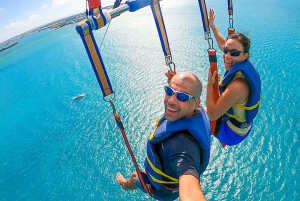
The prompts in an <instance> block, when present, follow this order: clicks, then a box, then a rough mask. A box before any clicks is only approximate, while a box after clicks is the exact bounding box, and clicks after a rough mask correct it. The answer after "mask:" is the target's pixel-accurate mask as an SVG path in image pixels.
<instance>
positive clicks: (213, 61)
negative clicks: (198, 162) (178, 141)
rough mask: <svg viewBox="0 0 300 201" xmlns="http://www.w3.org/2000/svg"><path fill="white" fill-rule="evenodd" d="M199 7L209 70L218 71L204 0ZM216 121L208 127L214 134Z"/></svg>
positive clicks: (215, 95)
mask: <svg viewBox="0 0 300 201" xmlns="http://www.w3.org/2000/svg"><path fill="white" fill-rule="evenodd" d="M198 3H199V7H200V13H201V16H202V24H203V30H204V33H205V39H206V40H207V42H208V45H209V48H208V50H207V52H208V59H209V64H210V67H209V70H210V72H211V73H213V72H214V71H216V72H218V67H217V53H216V50H215V49H214V47H213V40H212V38H211V33H210V28H209V22H208V16H207V9H206V4H205V0H198ZM218 77H219V76H218V73H217V75H216V82H215V83H214V85H213V101H214V102H215V103H216V102H217V101H218V98H219V87H218V81H217V80H219V78H218ZM216 123H217V122H216V121H211V122H210V127H211V134H212V135H213V134H214V131H215V129H216Z"/></svg>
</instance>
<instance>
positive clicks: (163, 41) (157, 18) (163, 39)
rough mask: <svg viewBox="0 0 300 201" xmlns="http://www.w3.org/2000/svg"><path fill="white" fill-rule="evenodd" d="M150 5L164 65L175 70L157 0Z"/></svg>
mask: <svg viewBox="0 0 300 201" xmlns="http://www.w3.org/2000/svg"><path fill="white" fill-rule="evenodd" d="M150 6H151V10H152V14H153V17H154V21H155V24H156V28H157V32H158V35H159V39H160V43H161V47H162V50H163V52H164V55H165V60H166V65H167V66H169V67H170V69H171V70H172V71H174V72H175V65H174V63H173V62H172V55H171V50H170V46H169V41H168V36H167V31H166V28H165V24H164V19H163V16H162V12H161V8H160V4H159V0H152V3H151V4H150ZM172 67H174V69H172Z"/></svg>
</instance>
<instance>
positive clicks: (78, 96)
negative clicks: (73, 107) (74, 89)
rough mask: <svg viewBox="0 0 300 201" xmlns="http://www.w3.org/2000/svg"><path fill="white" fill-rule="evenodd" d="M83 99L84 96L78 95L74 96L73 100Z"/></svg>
mask: <svg viewBox="0 0 300 201" xmlns="http://www.w3.org/2000/svg"><path fill="white" fill-rule="evenodd" d="M84 97H85V94H78V95H77V96H74V97H73V99H74V100H77V99H81V98H84Z"/></svg>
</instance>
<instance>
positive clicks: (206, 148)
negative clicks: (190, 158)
mask: <svg viewBox="0 0 300 201" xmlns="http://www.w3.org/2000/svg"><path fill="white" fill-rule="evenodd" d="M184 130H188V131H189V133H190V134H191V135H192V136H193V137H194V138H195V140H196V141H197V142H198V145H199V148H200V156H201V158H200V170H199V171H200V172H199V175H200V174H202V173H203V172H204V170H205V169H206V167H207V165H208V162H209V156H210V125H209V119H208V116H207V114H206V112H205V111H204V109H203V108H197V110H195V115H194V117H191V118H181V119H179V120H176V121H174V122H171V121H168V120H166V119H165V118H164V117H162V118H161V119H158V121H157V122H156V129H155V130H154V132H153V133H152V134H151V135H150V137H149V140H148V143H147V157H146V160H145V170H146V173H147V177H148V179H149V180H150V182H151V184H152V185H153V186H154V187H155V188H156V189H157V190H159V189H160V188H162V187H164V188H165V189H167V190H170V191H172V190H174V189H178V184H179V182H178V178H174V177H171V176H169V175H167V174H165V173H164V172H162V165H161V162H160V159H159V158H158V156H157V153H156V152H155V147H154V145H155V144H157V143H159V142H162V141H163V140H165V139H166V138H168V137H170V136H171V135H172V134H174V133H175V132H178V131H184Z"/></svg>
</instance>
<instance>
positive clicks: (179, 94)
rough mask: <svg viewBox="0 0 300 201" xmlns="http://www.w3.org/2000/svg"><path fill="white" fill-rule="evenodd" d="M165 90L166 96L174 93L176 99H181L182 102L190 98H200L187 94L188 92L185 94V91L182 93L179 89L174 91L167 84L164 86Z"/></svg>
mask: <svg viewBox="0 0 300 201" xmlns="http://www.w3.org/2000/svg"><path fill="white" fill-rule="evenodd" d="M165 92H166V94H167V95H168V96H172V95H173V94H175V95H176V97H177V99H178V100H179V101H182V102H184V101H188V100H191V99H195V100H199V99H200V98H196V97H194V96H192V95H189V94H186V93H183V92H180V91H175V90H174V89H172V88H171V87H169V86H165Z"/></svg>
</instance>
